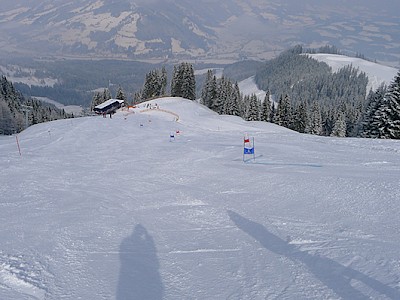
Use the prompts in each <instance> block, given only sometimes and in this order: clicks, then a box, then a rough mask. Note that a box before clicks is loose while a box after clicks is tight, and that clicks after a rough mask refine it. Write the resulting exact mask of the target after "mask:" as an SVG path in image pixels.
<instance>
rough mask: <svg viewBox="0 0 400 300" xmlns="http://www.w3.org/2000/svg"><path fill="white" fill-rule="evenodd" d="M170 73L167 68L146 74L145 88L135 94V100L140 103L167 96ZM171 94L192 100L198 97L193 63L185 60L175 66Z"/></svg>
mask: <svg viewBox="0 0 400 300" xmlns="http://www.w3.org/2000/svg"><path fill="white" fill-rule="evenodd" d="M167 77H168V74H167V71H166V68H165V67H164V66H163V67H162V68H161V69H155V70H151V71H150V72H148V73H147V74H146V78H145V82H144V84H143V88H142V89H141V90H139V91H138V92H136V93H134V95H133V102H134V103H140V102H143V101H146V100H149V99H152V98H155V97H162V96H167V95H168V91H167V85H168V78H167ZM170 95H171V96H172V97H183V98H186V99H190V100H195V99H196V78H195V75H194V69H193V65H192V64H190V63H186V62H183V63H181V64H179V65H176V66H174V69H173V73H172V79H171V83H170Z"/></svg>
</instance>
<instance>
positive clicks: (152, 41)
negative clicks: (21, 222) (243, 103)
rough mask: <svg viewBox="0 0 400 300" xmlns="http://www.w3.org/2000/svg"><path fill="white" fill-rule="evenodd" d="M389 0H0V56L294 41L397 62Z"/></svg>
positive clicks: (196, 53) (247, 50)
mask: <svg viewBox="0 0 400 300" xmlns="http://www.w3.org/2000/svg"><path fill="white" fill-rule="evenodd" d="M399 6H400V4H399V3H398V2H396V3H395V1H389V0H383V1H380V2H379V3H374V2H372V1H360V0H355V1H352V2H351V4H349V3H348V2H345V1H326V0H323V1H318V4H315V1H311V0H306V1H301V3H299V2H298V1H295V0H288V1H276V0H273V1H260V0H249V1H243V0H233V1H227V0H222V1H217V2H214V1H209V0H199V1H195V2H194V1H189V0H183V1H177V0H167V1H161V0H152V1H143V0H141V1H128V0H119V1H116V0H98V1H89V0H79V1H64V0H62V1H61V0H55V1H53V0H52V1H50V0H45V1H41V2H40V4H38V3H37V1H32V0H28V1H24V4H20V3H19V2H16V1H12V0H2V6H1V8H0V48H1V52H0V57H9V56H10V55H20V56H30V57H41V58H57V57H61V58H85V59H88V58H90V59H105V58H108V59H110V58H111V59H129V60H146V61H153V62H154V61H157V62H163V61H177V60H182V59H186V60H196V61H208V62H210V61H212V62H220V63H221V62H233V61H237V60H241V59H258V60H260V59H261V60H265V59H269V58H272V57H274V56H276V55H277V54H279V53H280V52H281V51H282V50H284V49H286V48H288V47H291V46H293V45H296V44H302V45H304V46H305V47H319V46H322V45H325V44H331V45H335V46H337V47H338V48H339V49H341V50H343V51H344V53H345V54H352V55H355V54H357V53H362V54H363V55H365V56H366V57H368V58H371V59H374V60H375V59H376V60H378V61H382V62H385V63H386V64H389V65H392V66H398V65H399V61H400V26H399V22H398V15H397V12H398V11H399V8H400V7H399Z"/></svg>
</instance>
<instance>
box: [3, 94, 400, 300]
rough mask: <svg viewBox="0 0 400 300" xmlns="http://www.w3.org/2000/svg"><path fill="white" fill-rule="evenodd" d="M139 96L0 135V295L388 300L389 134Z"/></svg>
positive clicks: (394, 273) (398, 202) (392, 153)
mask: <svg viewBox="0 0 400 300" xmlns="http://www.w3.org/2000/svg"><path fill="white" fill-rule="evenodd" d="M151 103H153V104H155V103H157V104H158V106H159V107H160V110H156V109H154V110H148V111H147V112H143V113H141V112H140V111H141V110H144V108H143V107H142V108H136V109H135V113H132V111H131V112H130V113H128V112H126V111H124V112H118V113H117V114H116V115H114V116H113V118H112V119H110V118H103V117H101V116H100V117H87V118H78V119H70V120H59V121H54V122H50V123H44V124H39V125H35V126H32V127H30V128H28V129H27V130H25V131H24V132H22V133H21V134H19V135H18V140H19V143H20V147H21V154H22V155H21V156H20V155H19V153H18V148H17V145H16V137H15V136H12V137H1V138H0V153H1V156H0V168H1V172H0V182H1V185H0V195H1V196H0V197H1V198H0V220H1V227H0V240H1V244H0V299H7V300H17V299H18V300H20V299H29V300H31V299H40V300H42V299H96V300H98V299H118V300H121V299H400V255H399V245H400V235H399V228H400V219H399V217H398V216H399V210H400V190H399V186H400V176H399V175H400V142H399V141H393V140H372V139H353V138H327V137H318V136H311V135H303V134H298V133H295V132H292V131H290V130H287V129H284V128H281V127H278V126H276V125H273V124H268V123H262V122H245V121H243V120H241V119H239V118H236V117H229V116H218V115H216V114H215V113H213V112H211V111H209V110H208V109H206V108H204V107H202V106H200V105H199V104H197V103H194V102H191V101H189V100H184V99H181V98H165V99H157V100H153V101H151ZM161 109H163V110H165V111H161ZM169 112H173V113H174V114H177V115H179V120H178V122H176V117H175V115H173V114H171V113H169ZM177 131H179V134H177V133H176V132H177ZM246 133H247V134H248V136H249V137H254V140H255V156H256V159H255V160H253V157H252V156H251V155H247V157H246V158H245V159H246V162H243V136H244V135H245V134H246ZM171 135H174V137H175V139H171Z"/></svg>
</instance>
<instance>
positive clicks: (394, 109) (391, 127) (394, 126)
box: [385, 71, 400, 139]
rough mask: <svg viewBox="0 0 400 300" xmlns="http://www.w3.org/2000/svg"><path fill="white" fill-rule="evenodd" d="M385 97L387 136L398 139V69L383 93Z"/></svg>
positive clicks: (399, 75)
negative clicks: (387, 121) (386, 90)
mask: <svg viewBox="0 0 400 300" xmlns="http://www.w3.org/2000/svg"><path fill="white" fill-rule="evenodd" d="M385 98H386V99H387V101H386V103H387V110H386V111H387V115H388V119H389V120H390V122H389V124H388V128H387V137H388V138H391V139H400V71H399V72H398V73H397V75H396V76H395V78H394V81H393V82H392V83H391V84H390V85H389V88H388V92H387V93H386V95H385Z"/></svg>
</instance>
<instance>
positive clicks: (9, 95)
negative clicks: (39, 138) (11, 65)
mask: <svg viewBox="0 0 400 300" xmlns="http://www.w3.org/2000/svg"><path fill="white" fill-rule="evenodd" d="M70 117H73V115H69V114H67V113H65V111H64V110H61V109H58V108H56V107H55V106H54V105H51V104H47V103H43V102H41V101H39V100H35V99H33V98H25V97H24V96H23V95H22V94H21V93H20V92H18V91H17V90H16V89H15V88H14V86H13V84H12V83H11V82H9V81H8V80H7V78H6V77H5V76H2V77H1V78H0V134H5V135H9V134H14V133H18V132H20V131H22V130H23V129H25V128H26V127H27V126H30V125H33V124H37V123H42V122H47V121H52V120H57V119H63V118H70Z"/></svg>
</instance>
